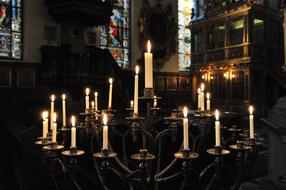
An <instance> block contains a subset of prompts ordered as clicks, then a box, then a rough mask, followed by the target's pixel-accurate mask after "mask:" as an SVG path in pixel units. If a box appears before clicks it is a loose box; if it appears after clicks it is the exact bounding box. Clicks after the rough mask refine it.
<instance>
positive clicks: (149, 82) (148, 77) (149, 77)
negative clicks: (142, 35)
mask: <svg viewBox="0 0 286 190" xmlns="http://www.w3.org/2000/svg"><path fill="white" fill-rule="evenodd" d="M147 50H148V51H147V52H146V53H145V54H144V58H145V88H153V54H152V53H151V42H150V40H148V42H147Z"/></svg>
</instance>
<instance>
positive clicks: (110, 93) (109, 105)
mask: <svg viewBox="0 0 286 190" xmlns="http://www.w3.org/2000/svg"><path fill="white" fill-rule="evenodd" d="M112 83H113V79H112V78H109V99H108V108H109V109H111V108H112Z"/></svg>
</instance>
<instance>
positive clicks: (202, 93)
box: [201, 83, 205, 111]
mask: <svg viewBox="0 0 286 190" xmlns="http://www.w3.org/2000/svg"><path fill="white" fill-rule="evenodd" d="M204 90H205V85H204V83H202V84H201V111H205V93H204Z"/></svg>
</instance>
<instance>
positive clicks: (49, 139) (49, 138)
mask: <svg viewBox="0 0 286 190" xmlns="http://www.w3.org/2000/svg"><path fill="white" fill-rule="evenodd" d="M37 140H40V141H43V140H48V141H51V140H52V136H47V137H46V138H44V137H42V136H41V137H38V138H37Z"/></svg>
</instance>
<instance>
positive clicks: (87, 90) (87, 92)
mask: <svg viewBox="0 0 286 190" xmlns="http://www.w3.org/2000/svg"><path fill="white" fill-rule="evenodd" d="M89 92H90V90H89V88H86V89H85V95H87V96H88V95H89Z"/></svg>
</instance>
